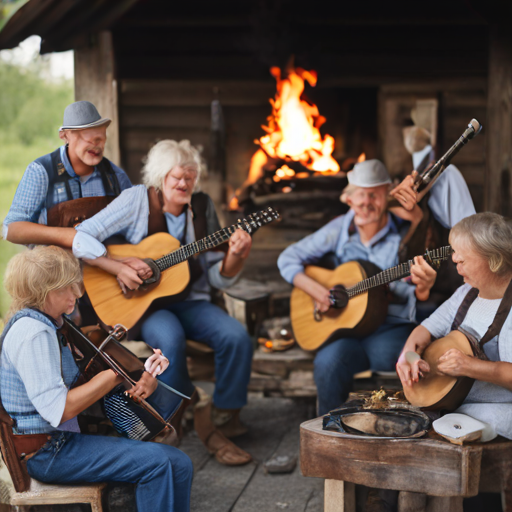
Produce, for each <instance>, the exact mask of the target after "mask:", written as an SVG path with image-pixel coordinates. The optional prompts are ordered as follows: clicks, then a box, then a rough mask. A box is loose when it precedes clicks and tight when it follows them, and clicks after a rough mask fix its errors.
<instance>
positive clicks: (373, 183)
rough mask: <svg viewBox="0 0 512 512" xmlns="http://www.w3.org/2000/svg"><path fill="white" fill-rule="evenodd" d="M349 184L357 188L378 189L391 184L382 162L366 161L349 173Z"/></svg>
mask: <svg viewBox="0 0 512 512" xmlns="http://www.w3.org/2000/svg"><path fill="white" fill-rule="evenodd" d="M347 178H348V182H349V183H350V184H351V185H355V186H356V187H364V188H370V187H378V186H379V185H387V184H389V183H391V178H390V177H389V173H388V171H387V169H386V167H385V166H384V164H383V163H382V162H381V161H380V160H365V161H364V162H361V163H358V164H356V165H354V168H353V169H352V170H351V171H350V172H348V173H347Z"/></svg>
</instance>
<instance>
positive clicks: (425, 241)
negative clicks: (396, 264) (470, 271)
mask: <svg viewBox="0 0 512 512" xmlns="http://www.w3.org/2000/svg"><path fill="white" fill-rule="evenodd" d="M403 135H404V145H405V147H406V149H407V151H408V152H409V153H410V154H411V155H412V161H413V168H414V169H419V170H420V171H421V170H424V169H425V168H427V167H429V166H430V165H432V164H433V163H434V162H435V155H434V150H433V148H432V145H431V143H430V142H431V135H430V133H429V132H428V131H427V130H426V129H425V128H422V127H420V126H414V125H413V126H407V127H405V128H404V129H403ZM416 172H417V171H413V173H412V175H410V176H407V177H406V178H405V179H404V180H403V181H402V182H401V183H400V184H399V185H398V186H397V187H396V188H395V189H393V190H392V192H391V195H392V196H394V197H395V198H397V199H398V198H400V202H401V204H402V205H403V207H404V208H405V209H406V210H408V211H411V210H412V208H413V206H414V205H415V204H416V203H418V204H419V206H420V209H421V212H422V217H421V220H420V221H419V222H418V226H417V227H416V228H415V229H416V230H415V232H414V234H413V235H412V237H411V238H410V240H409V242H408V251H407V257H408V258H410V257H411V256H412V255H413V254H420V253H421V252H424V251H425V249H427V248H430V249H432V248H435V247H441V246H445V245H447V244H448V233H449V230H450V229H451V228H452V227H453V226H454V225H455V224H457V222H459V221H460V220H462V219H464V218H465V217H469V216H470V215H473V214H475V213H476V212H475V207H474V205H473V200H472V198H471V194H470V192H469V189H468V186H467V184H466V182H465V180H464V177H463V176H462V174H461V172H460V171H459V170H458V169H457V167H455V166H454V165H453V164H450V165H449V166H448V167H447V168H446V169H445V170H444V171H443V173H442V174H441V175H440V176H439V178H438V179H437V181H436V182H435V183H434V185H433V186H432V187H431V188H430V190H429V191H428V192H426V193H425V192H422V193H420V194H418V193H416V191H415V190H414V188H413V177H414V175H415V173H416ZM461 284H462V279H461V277H460V276H459V275H458V274H457V271H456V269H455V266H454V265H453V264H451V262H450V263H449V264H443V265H442V266H441V268H440V269H439V273H438V279H437V280H436V282H435V284H434V286H433V288H432V290H431V294H430V299H429V300H428V301H426V302H423V303H421V304H419V305H418V311H417V319H418V321H421V320H423V319H425V318H426V317H428V316H429V315H430V314H431V313H433V312H434V311H435V309H436V308H437V307H439V306H440V305H441V304H442V303H443V302H444V301H445V300H447V299H448V298H449V297H451V295H452V294H453V293H454V292H455V290H456V289H457V288H458V287H459V286H460V285H461Z"/></svg>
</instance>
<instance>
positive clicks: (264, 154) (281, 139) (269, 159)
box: [229, 66, 344, 210]
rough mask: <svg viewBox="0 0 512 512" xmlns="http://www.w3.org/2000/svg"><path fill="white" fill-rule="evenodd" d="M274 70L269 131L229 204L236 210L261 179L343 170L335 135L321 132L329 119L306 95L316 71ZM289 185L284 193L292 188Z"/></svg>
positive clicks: (321, 173) (305, 176)
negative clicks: (282, 72)
mask: <svg viewBox="0 0 512 512" xmlns="http://www.w3.org/2000/svg"><path fill="white" fill-rule="evenodd" d="M270 73H271V74H272V76H274V77H275V79H276V82H277V92H276V95H275V98H274V99H271V100H270V104H271V105H272V114H271V115H270V116H269V117H268V118H267V121H268V125H267V126H262V128H263V130H264V131H265V132H266V134H265V135H263V136H262V137H260V139H258V140H255V143H256V144H258V145H259V146H260V149H258V150H257V151H256V152H255V153H254V155H253V157H252V159H251V165H250V169H249V174H248V177H247V179H246V181H245V182H244V184H243V185H242V187H241V188H240V189H238V190H237V191H236V195H235V197H233V199H232V200H231V202H230V204H229V209H232V210H234V209H237V208H238V205H239V198H240V196H241V195H243V192H244V191H246V190H247V189H248V187H250V186H251V185H253V184H255V183H256V182H257V181H258V180H260V179H261V178H265V177H266V178H270V176H271V182H272V181H273V182H274V183H278V182H280V181H287V180H292V179H296V178H298V179H301V178H308V177H311V176H315V175H333V174H339V173H340V166H339V164H338V162H337V161H336V160H335V159H334V158H333V157H332V152H333V150H334V138H333V137H331V136H330V135H325V136H323V137H322V135H321V133H320V127H321V126H322V125H323V124H324V123H325V121H326V119H325V117H323V116H321V115H320V113H319V111H318V107H317V106H316V105H315V104H313V103H310V102H309V101H307V100H306V99H305V98H304V96H303V93H304V83H305V82H308V83H309V84H310V85H311V86H313V87H314V86H315V85H316V82H317V74H316V72H315V71H306V70H305V69H302V68H293V67H292V66H290V67H289V68H288V69H287V71H286V73H285V75H284V76H282V75H281V70H280V69H279V68H278V67H272V68H271V69H270ZM293 167H294V168H293ZM269 174H270V176H269ZM343 176H344V173H343ZM285 188H286V190H285V189H282V192H289V191H291V190H292V189H291V188H290V187H285Z"/></svg>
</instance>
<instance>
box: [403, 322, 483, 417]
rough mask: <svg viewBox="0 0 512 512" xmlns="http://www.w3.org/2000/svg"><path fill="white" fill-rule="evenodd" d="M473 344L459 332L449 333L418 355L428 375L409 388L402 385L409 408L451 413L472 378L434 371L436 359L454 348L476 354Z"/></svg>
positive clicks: (465, 391)
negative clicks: (424, 364) (451, 375)
mask: <svg viewBox="0 0 512 512" xmlns="http://www.w3.org/2000/svg"><path fill="white" fill-rule="evenodd" d="M474 346H475V345H474V344H472V343H471V341H470V340H469V339H468V337H467V336H466V334H465V333H464V332H463V331H462V330H457V331H452V332H450V333H449V334H448V335H447V336H445V337H444V338H439V339H437V340H435V341H433V342H432V343H431V344H430V345H429V346H428V347H427V348H426V349H425V351H424V352H423V354H422V355H421V357H422V359H424V360H425V361H426V362H427V363H428V364H429V366H430V372H428V373H426V374H425V375H424V376H423V377H421V378H420V380H419V381H418V382H415V383H413V385H412V386H404V394H405V398H407V400H409V402H410V403H411V404H412V405H415V406H416V407H421V408H422V409H424V410H427V411H437V410H445V411H454V410H455V409H457V407H459V406H460V405H461V404H462V402H463V401H464V399H465V398H466V396H467V395H468V393H469V391H470V389H471V386H472V385H473V382H474V379H471V378H469V377H450V376H449V375H441V374H439V373H438V372H437V365H438V361H439V358H440V357H441V356H442V355H444V354H445V353H446V352H448V350H450V349H452V348H456V349H458V350H460V351H461V352H462V353H463V354H466V355H467V356H473V355H475V352H476V350H474Z"/></svg>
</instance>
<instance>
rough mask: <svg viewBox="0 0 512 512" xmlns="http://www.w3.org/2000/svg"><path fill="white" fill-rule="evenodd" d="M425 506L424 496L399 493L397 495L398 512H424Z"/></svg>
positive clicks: (404, 492) (418, 493)
mask: <svg viewBox="0 0 512 512" xmlns="http://www.w3.org/2000/svg"><path fill="white" fill-rule="evenodd" d="M426 506H427V495H426V494H422V493H420V492H407V491H400V494H399V495H398V512H425V509H426Z"/></svg>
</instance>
